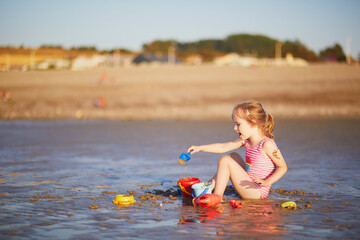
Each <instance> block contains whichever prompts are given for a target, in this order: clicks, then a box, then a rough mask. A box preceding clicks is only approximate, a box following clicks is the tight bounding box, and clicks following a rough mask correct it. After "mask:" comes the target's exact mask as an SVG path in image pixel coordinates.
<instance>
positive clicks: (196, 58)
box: [185, 54, 203, 65]
mask: <svg viewBox="0 0 360 240" xmlns="http://www.w3.org/2000/svg"><path fill="white" fill-rule="evenodd" d="M202 61H203V58H202V57H201V55H198V54H193V55H190V56H188V57H187V58H186V59H185V63H186V64H189V65H200V64H202Z"/></svg>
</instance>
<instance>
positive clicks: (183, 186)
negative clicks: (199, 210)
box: [178, 178, 200, 198]
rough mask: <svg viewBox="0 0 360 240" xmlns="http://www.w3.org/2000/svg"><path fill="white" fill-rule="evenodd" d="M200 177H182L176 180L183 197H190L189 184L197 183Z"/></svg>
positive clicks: (190, 189)
mask: <svg viewBox="0 0 360 240" xmlns="http://www.w3.org/2000/svg"><path fill="white" fill-rule="evenodd" d="M199 182H200V179H198V178H182V179H180V180H179V181H178V185H179V187H180V190H181V194H182V196H183V197H186V198H192V188H191V186H192V185H193V184H195V183H199Z"/></svg>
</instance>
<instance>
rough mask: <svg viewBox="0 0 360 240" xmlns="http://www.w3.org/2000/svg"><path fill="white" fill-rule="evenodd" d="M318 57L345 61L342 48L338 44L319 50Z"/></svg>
mask: <svg viewBox="0 0 360 240" xmlns="http://www.w3.org/2000/svg"><path fill="white" fill-rule="evenodd" d="M320 57H321V58H322V59H323V60H328V61H337V62H345V60H346V57H345V54H344V52H343V49H342V48H341V46H340V45H339V44H335V45H334V46H333V47H328V48H326V49H324V50H322V51H321V52H320Z"/></svg>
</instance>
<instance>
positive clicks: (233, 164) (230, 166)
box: [214, 153, 261, 199]
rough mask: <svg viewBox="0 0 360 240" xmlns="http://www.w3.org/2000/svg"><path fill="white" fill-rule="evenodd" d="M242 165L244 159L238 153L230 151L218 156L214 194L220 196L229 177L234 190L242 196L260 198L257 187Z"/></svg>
mask: <svg viewBox="0 0 360 240" xmlns="http://www.w3.org/2000/svg"><path fill="white" fill-rule="evenodd" d="M240 160H241V161H240ZM242 165H243V166H244V167H245V163H244V161H243V160H242V159H241V157H240V155H238V154H234V153H232V154H230V155H226V156H223V157H221V158H220V160H219V162H218V169H217V173H216V175H215V179H214V180H215V183H216V184H215V190H214V194H218V195H220V196H221V197H222V196H223V194H224V191H225V188H226V185H227V182H228V181H229V178H230V180H231V182H232V184H233V186H234V188H235V190H236V191H237V192H238V193H239V195H240V196H241V197H242V198H248V199H259V198H260V195H261V194H260V189H259V187H258V186H257V185H256V184H255V183H254V182H253V181H251V179H250V177H249V175H248V174H247V173H246V171H245V170H244V168H243V166H242Z"/></svg>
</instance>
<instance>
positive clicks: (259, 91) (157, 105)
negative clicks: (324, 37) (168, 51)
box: [0, 64, 360, 120]
mask: <svg viewBox="0 0 360 240" xmlns="http://www.w3.org/2000/svg"><path fill="white" fill-rule="evenodd" d="M0 90H1V91H2V98H3V100H2V101H1V102H0V118H1V119H117V120H150V119H198V120H211V119H213V120H224V119H229V118H230V115H231V110H232V108H233V106H234V105H235V104H236V103H238V102H241V101H244V100H248V99H255V100H259V101H261V102H262V103H263V105H264V108H265V109H266V110H267V111H268V112H270V113H271V114H273V115H274V116H275V117H286V118H298V117H302V118H304V117H305V118H307V117H325V118H328V117H346V118H348V117H359V116H360V107H359V106H360V94H359V93H360V67H359V66H353V65H346V64H311V65H309V66H307V67H291V66H282V67H276V66H265V67H261V66H257V67H241V66H215V65H206V64H205V65H201V66H186V65H166V64H165V65H145V66H144V65H140V66H132V67H122V68H121V67H113V68H110V67H100V68H94V69H89V70H83V71H70V70H59V71H54V70H53V71H30V72H16V71H13V72H2V73H0Z"/></svg>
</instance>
